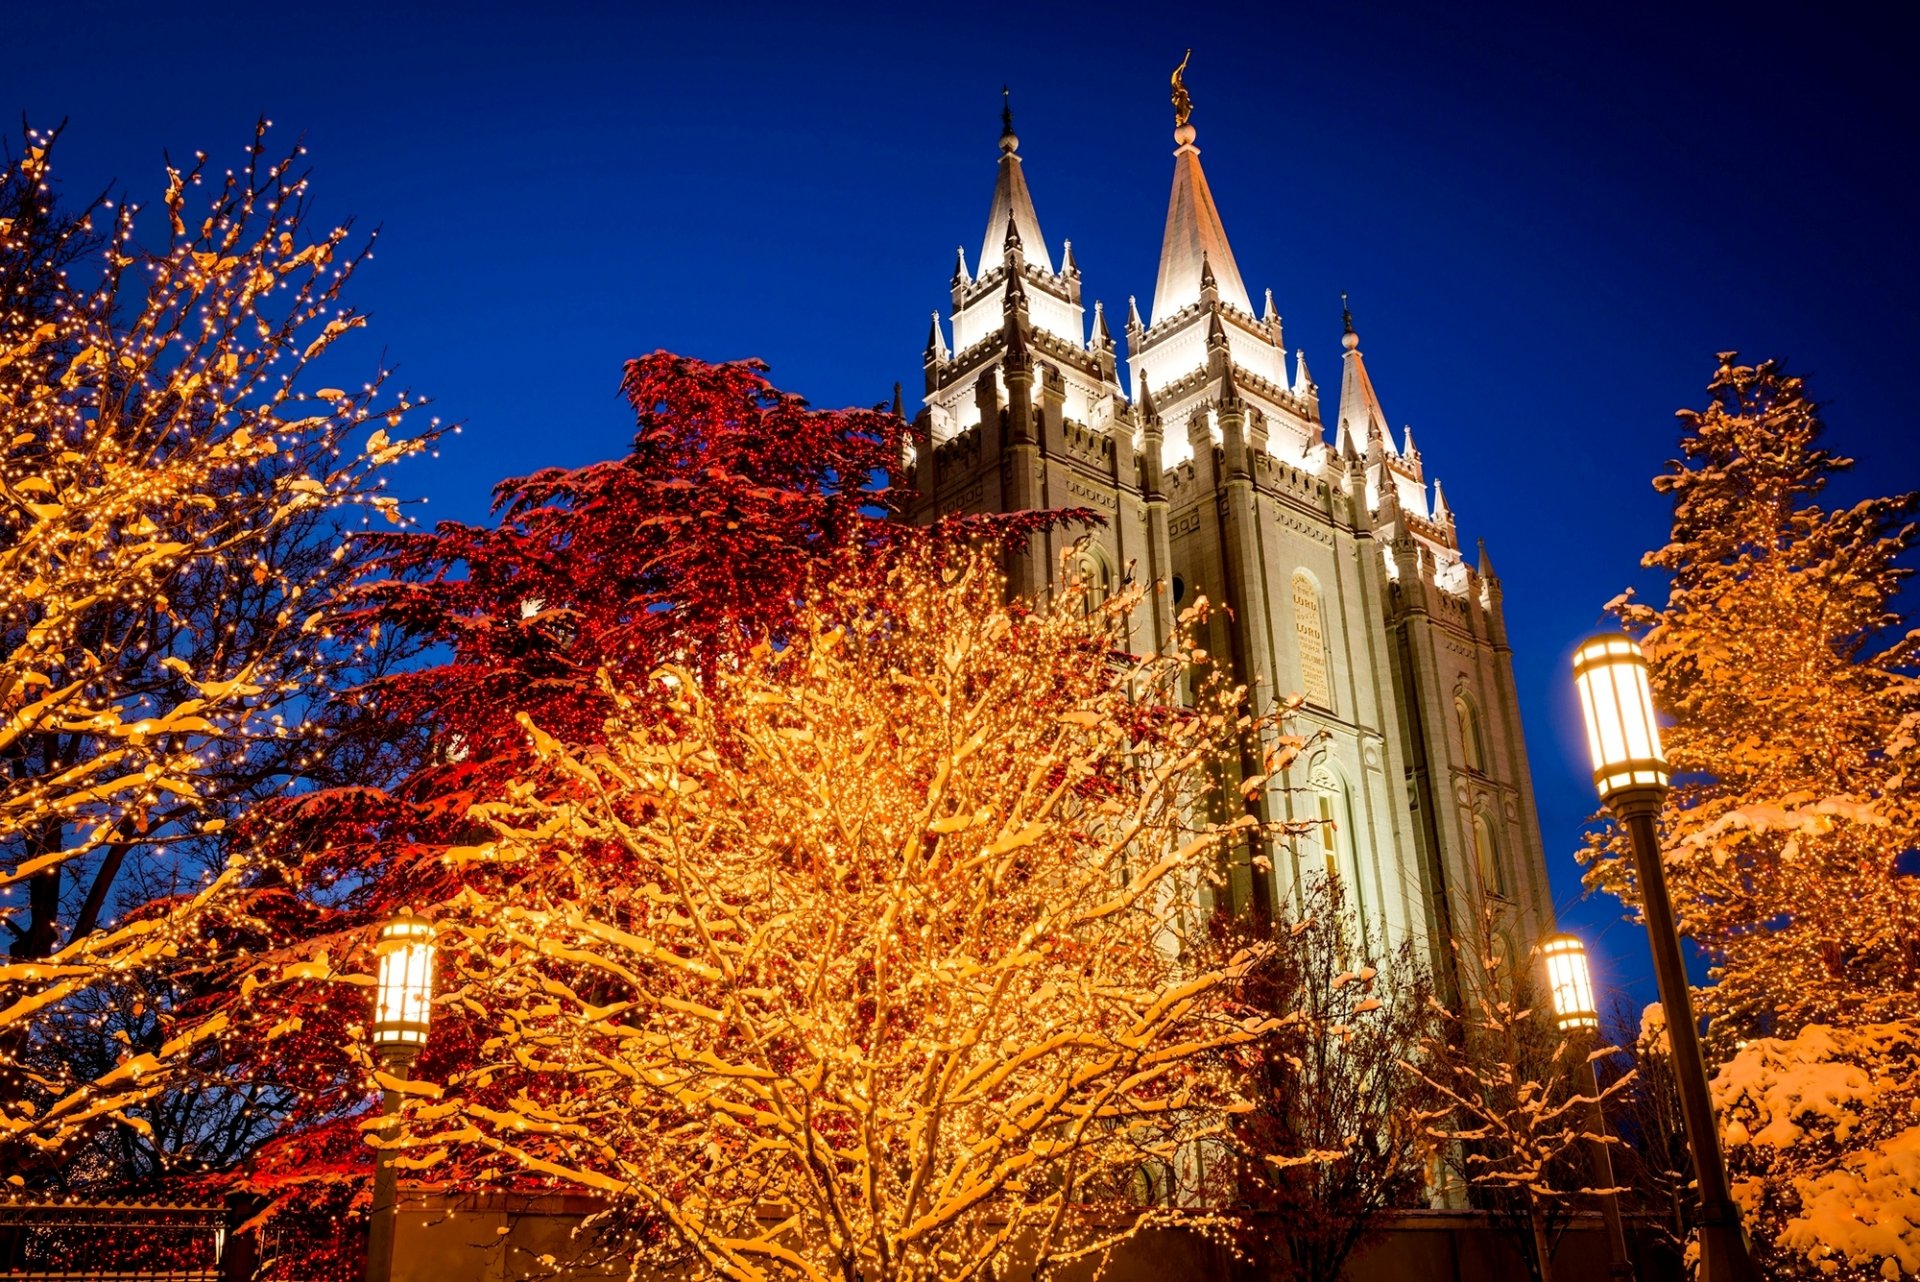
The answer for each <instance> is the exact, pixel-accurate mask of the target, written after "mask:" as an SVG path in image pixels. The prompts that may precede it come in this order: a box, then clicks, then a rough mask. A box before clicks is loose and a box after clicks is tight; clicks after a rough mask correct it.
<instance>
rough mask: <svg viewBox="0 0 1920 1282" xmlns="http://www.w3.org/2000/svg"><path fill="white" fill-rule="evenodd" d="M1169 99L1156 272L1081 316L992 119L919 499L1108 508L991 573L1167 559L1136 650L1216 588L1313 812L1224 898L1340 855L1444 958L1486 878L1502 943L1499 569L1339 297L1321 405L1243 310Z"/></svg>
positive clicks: (1292, 877)
mask: <svg viewBox="0 0 1920 1282" xmlns="http://www.w3.org/2000/svg"><path fill="white" fill-rule="evenodd" d="M1183 67H1184V64H1183ZM1174 107H1175V127H1174V132H1173V140H1174V143H1175V146H1174V149H1173V189H1172V194H1171V196H1170V198H1169V199H1168V202H1167V220H1166V230H1165V233H1164V235H1163V238H1162V241H1161V250H1160V267H1159V275H1158V279H1157V280H1156V281H1155V282H1154V287H1153V294H1152V296H1151V299H1150V300H1149V303H1150V305H1149V308H1148V309H1147V310H1146V311H1145V312H1144V313H1143V311H1142V310H1141V308H1140V306H1139V304H1138V302H1137V301H1136V300H1135V299H1133V298H1129V299H1128V300H1127V303H1126V310H1125V314H1124V316H1122V317H1120V318H1119V319H1118V320H1117V321H1110V320H1109V319H1108V317H1107V314H1106V310H1105V308H1104V307H1103V306H1102V304H1101V303H1099V302H1094V303H1093V304H1092V309H1091V315H1089V312H1088V308H1087V306H1086V303H1085V301H1084V297H1085V296H1084V294H1083V290H1082V280H1081V268H1080V264H1079V263H1078V262H1077V261H1075V259H1074V256H1073V248H1072V242H1071V241H1067V242H1063V243H1062V244H1061V245H1060V250H1059V255H1058V257H1057V259H1056V257H1055V255H1054V252H1053V247H1052V246H1050V245H1049V244H1048V242H1047V240H1046V238H1045V236H1044V235H1043V234H1042V232H1041V226H1040V218H1039V214H1038V212H1037V207H1036V205H1035V203H1034V199H1033V195H1032V192H1031V191H1030V190H1029V188H1028V185H1027V176H1026V173H1025V168H1024V162H1023V161H1022V159H1021V156H1020V140H1019V138H1018V137H1017V136H1016V135H1015V134H1014V131H1013V122H1012V116H1011V113H1010V112H1008V113H1006V114H1004V115H1003V121H1004V127H1003V130H1002V132H1001V135H1000V156H999V168H998V173H997V175H996V177H995V181H994V187H993V198H992V201H991V203H990V205H989V207H988V214H987V223H986V231H985V235H984V238H983V240H982V242H981V245H980V250H979V253H978V254H977V256H975V257H974V259H973V261H972V262H971V264H970V263H969V262H968V258H967V250H966V249H965V247H963V248H962V249H961V250H960V253H959V261H958V262H957V263H956V264H955V266H954V271H953V279H952V283H951V297H952V303H951V310H950V311H949V313H948V314H947V315H946V316H945V317H944V318H943V317H942V315H941V314H940V313H939V312H935V313H934V316H933V328H932V333H931V335H930V336H929V338H928V340H927V348H926V357H925V365H926V397H925V402H924V407H923V408H922V409H921V410H920V411H919V413H918V415H917V417H916V418H915V420H914V424H913V439H912V445H911V447H910V449H911V453H912V457H911V460H910V462H909V467H910V470H911V473H912V475H911V480H912V483H913V486H914V488H915V489H916V490H917V492H918V493H919V494H920V495H921V496H922V497H921V499H920V506H919V508H918V510H917V511H916V513H915V515H916V517H917V518H918V519H922V520H931V519H933V518H935V517H938V516H944V515H948V514H953V513H962V512H1009V511H1022V510H1034V509H1057V508H1086V509H1091V510H1093V511H1096V512H1098V513H1100V514H1102V515H1103V516H1104V518H1105V524H1104V525H1101V526H1099V527H1097V528H1095V529H1093V530H1091V531H1090V532H1089V531H1086V530H1083V529H1080V528H1077V527H1076V528H1068V529H1062V530H1057V531H1055V532H1053V533H1051V534H1049V535H1048V536H1046V538H1045V539H1044V540H1043V541H1037V543H1036V546H1035V547H1034V548H1033V549H1032V550H1031V551H1030V552H1029V554H1028V555H1026V556H1024V557H1020V558H1016V559H1015V560H1014V562H1013V564H1012V566H1011V573H1012V576H1013V579H1014V582H1013V587H1014V590H1015V591H1017V592H1027V593H1033V592H1039V591H1043V590H1047V589H1048V588H1049V587H1052V588H1055V589H1058V588H1060V587H1061V586H1063V581H1064V576H1067V575H1068V574H1069V573H1071V574H1072V577H1073V578H1074V579H1075V580H1077V581H1078V582H1079V583H1080V585H1081V586H1080V590H1083V591H1086V592H1088V593H1090V594H1100V593H1104V592H1106V591H1109V590H1111V589H1112V587H1114V586H1115V585H1117V584H1118V583H1120V582H1121V581H1123V580H1127V579H1134V580H1137V581H1142V582H1146V583H1152V584H1157V585H1163V587H1164V590H1162V591H1157V592H1153V593H1149V594H1148V600H1147V602H1146V603H1145V604H1144V605H1142V606H1141V608H1140V609H1139V610H1138V611H1136V613H1135V615H1134V617H1132V618H1131V619H1129V620H1128V621H1127V627H1128V629H1129V631H1130V635H1129V636H1128V638H1127V645H1128V648H1130V649H1133V650H1135V651H1145V650H1149V649H1153V648H1155V647H1158V646H1160V645H1161V644H1163V643H1165V642H1166V641H1167V639H1168V637H1169V634H1170V632H1171V630H1172V628H1173V626H1174V619H1175V616H1176V615H1177V613H1178V612H1179V611H1180V610H1181V609H1182V608H1184V607H1185V606H1187V605H1189V604H1191V603H1192V602H1193V601H1194V600H1195V599H1196V598H1197V597H1199V596H1201V595H1204V596H1205V597H1206V598H1207V599H1208V600H1209V601H1211V602H1212V603H1214V604H1215V605H1219V606H1225V607H1226V609H1224V610H1215V611H1213V612H1212V614H1211V617H1210V620H1209V622H1208V623H1207V624H1206V628H1207V634H1206V635H1204V636H1203V637H1202V643H1203V644H1204V645H1205V646H1206V648H1207V649H1208V650H1209V651H1211V652H1212V653H1213V654H1215V655H1217V656H1221V657H1222V659H1223V660H1224V661H1227V662H1230V663H1231V664H1232V666H1233V671H1234V675H1235V676H1236V678H1237V679H1238V680H1240V681H1243V682H1245V683H1246V685H1247V686H1248V688H1249V689H1250V690H1251V691H1252V692H1253V698H1254V699H1255V701H1256V703H1257V705H1258V706H1259V708H1260V710H1261V711H1266V710H1268V709H1270V708H1271V706H1272V704H1273V703H1274V701H1275V700H1278V699H1285V698H1287V697H1288V696H1289V695H1292V694H1298V695H1299V696H1301V697H1302V699H1303V700H1304V702H1303V706H1302V707H1301V708H1300V710H1299V711H1298V712H1297V713H1296V714H1295V717H1294V719H1293V724H1292V726H1291V729H1292V730H1293V731H1294V732H1295V733H1299V734H1301V735H1304V736H1311V743H1310V746H1309V748H1308V750H1307V752H1306V753H1305V755H1304V756H1303V757H1302V759H1301V760H1300V762H1299V763H1298V765H1297V766H1296V767H1295V768H1294V770H1293V771H1292V772H1291V777H1290V778H1288V779H1286V780H1285V781H1284V784H1282V783H1280V782H1276V783H1275V785H1274V786H1272V787H1271V788H1270V789H1269V790H1268V791H1267V792H1266V793H1265V794H1264V796H1262V797H1261V798H1259V799H1258V804H1260V805H1261V806H1262V807H1263V808H1264V814H1265V815H1266V816H1267V817H1269V818H1274V819H1290V820H1294V821H1299V822H1301V823H1303V824H1305V825H1308V831H1307V833H1306V835H1303V836H1297V837H1294V838H1292V839H1290V840H1289V841H1287V842H1286V843H1285V844H1284V845H1283V846H1281V847H1278V848H1275V849H1270V850H1264V851H1262V850H1254V849H1248V850H1243V851H1242V852H1241V853H1240V854H1239V855H1238V856H1237V857H1236V859H1235V860H1234V862H1233V866H1232V867H1231V868H1230V869H1229V872H1230V876H1229V880H1228V884H1229V886H1230V893H1231V894H1232V896H1233V897H1234V899H1235V901H1236V904H1237V905H1240V906H1244V905H1247V904H1250V903H1251V904H1255V905H1257V904H1258V903H1259V902H1260V901H1261V899H1263V898H1264V899H1265V900H1267V901H1268V904H1269V906H1270V907H1271V909H1272V910H1273V911H1275V912H1276V913H1286V912H1289V911H1290V910H1291V908H1292V906H1293V905H1294V904H1295V903H1296V902H1297V897H1298V895H1299V894H1300V891H1301V888H1302V887H1303V886H1304V885H1305V879H1306V878H1308V877H1312V876H1316V875H1324V874H1325V873H1326V872H1328V871H1332V870H1337V871H1338V873H1339V875H1340V878H1341V881H1342V883H1343V886H1344V887H1345V889H1346V892H1347V894H1348V896H1349V900H1350V902H1351V903H1352V904H1353V906H1354V907H1355V908H1356V909H1357V910H1358V911H1359V914H1360V916H1361V918H1362V920H1363V921H1364V922H1365V923H1366V929H1367V930H1368V931H1369V932H1375V931H1378V932H1381V936H1380V941H1379V942H1386V941H1390V940H1397V939H1399V938H1402V937H1404V936H1405V935H1407V934H1414V935H1416V936H1423V937H1424V938H1425V939H1426V940H1427V941H1428V943H1429V944H1430V947H1431V949H1432V950H1433V951H1432V960H1433V962H1434V967H1435V970H1436V972H1437V973H1443V974H1444V973H1448V972H1450V971H1451V969H1452V968H1451V966H1450V965H1449V964H1448V960H1447V959H1448V956H1449V954H1448V952H1447V948H1448V943H1447V941H1448V940H1449V939H1451V938H1452V937H1454V936H1455V935H1463V936H1471V934H1472V933H1473V924H1474V923H1475V922H1476V921H1477V920H1479V918H1480V915H1481V914H1482V912H1483V911H1484V909H1485V908H1486V907H1487V906H1488V905H1489V904H1491V905H1492V906H1493V908H1494V909H1495V910H1496V912H1495V916H1496V918H1497V919H1498V920H1499V921H1500V922H1501V923H1502V932H1501V933H1502V934H1503V935H1505V936H1506V937H1507V938H1508V939H1510V940H1512V941H1515V942H1518V941H1530V940H1532V939H1533V938H1536V937H1537V936H1538V934H1539V933H1540V931H1541V930H1542V929H1544V928H1548V927H1549V926H1550V923H1551V922H1552V919H1553V910H1552V900H1551V898H1550V892H1549V888H1548V882H1547V873H1546V866H1545V861H1544V857H1543V851H1542V847H1541V841H1540V825H1539V818H1538V815H1537V813H1536V810H1535V805H1534V797H1533V786H1532V782H1531V779H1530V777H1529V773H1528V767H1527V758H1526V751H1525V746H1524V742H1523V740H1522V737H1521V732H1520V710H1519V705H1518V701H1517V699H1516V697H1515V692H1514V681H1513V670H1512V664H1511V655H1510V652H1509V650H1508V646H1507V632H1506V626H1505V623H1504V620H1503V617H1502V610H1501V588H1500V580H1499V579H1498V577H1496V575H1495V573H1494V570H1493V566H1492V564H1491V563H1490V562H1489V561H1488V559H1487V553H1486V549H1485V546H1484V544H1483V545H1482V546H1481V548H1480V550H1479V554H1478V557H1477V560H1476V561H1475V562H1472V563H1470V562H1469V561H1468V559H1467V558H1466V557H1465V556H1464V555H1463V554H1462V551H1461V546H1460V538H1459V533H1458V523H1457V520H1456V518H1455V514H1454V512H1453V511H1452V509H1451V508H1449V507H1448V505H1447V501H1446V498H1445V496H1444V495H1443V494H1442V492H1441V488H1440V482H1439V481H1438V480H1437V479H1430V478H1429V477H1428V475H1427V462H1426V460H1425V459H1423V458H1422V456H1421V453H1420V451H1419V450H1418V449H1417V448H1416V447H1415V445H1414V442H1413V434H1412V431H1411V430H1410V429H1409V430H1407V431H1405V432H1403V433H1402V434H1401V435H1400V436H1399V437H1398V438H1397V439H1396V436H1395V433H1394V431H1393V429H1392V428H1391V426H1390V425H1389V423H1388V420H1387V417H1386V414H1385V413H1384V412H1383V411H1382V409H1381V404H1380V397H1379V395H1378V393H1377V392H1376V391H1375V389H1374V382H1373V379H1372V377H1371V376H1370V374H1369V372H1368V369H1367V364H1366V359H1365V357H1364V356H1363V355H1362V352H1361V343H1360V335H1359V334H1358V333H1356V332H1355V330H1354V326H1353V321H1352V315H1351V313H1348V314H1347V315H1346V318H1345V320H1346V324H1345V332H1344V333H1343V334H1342V335H1341V336H1340V343H1341V347H1342V354H1341V357H1340V361H1341V368H1340V379H1339V382H1340V391H1339V399H1338V401H1337V402H1336V403H1335V404H1334V405H1333V406H1331V407H1330V408H1331V410H1332V422H1331V424H1329V422H1328V421H1327V415H1326V413H1325V412H1324V411H1323V408H1322V396H1321V387H1320V384H1319V383H1318V382H1317V381H1316V380H1315V378H1314V376H1313V374H1312V373H1311V372H1309V369H1308V364H1307V355H1306V352H1305V351H1304V350H1297V351H1295V352H1293V353H1292V354H1291V357H1290V356H1289V353H1288V351H1287V348H1286V344H1285V339H1284V336H1283V332H1282V329H1281V321H1280V315H1279V313H1278V312H1277V311H1276V310H1275V306H1274V297H1273V293H1272V291H1271V290H1269V291H1266V292H1265V293H1264V294H1263V296H1262V298H1261V302H1260V304H1259V306H1258V307H1257V308H1256V306H1255V303H1254V300H1253V296H1252V295H1251V294H1250V293H1249V292H1248V289H1247V286H1246V284H1245V282H1244V280H1243V279H1242V277H1241V275H1240V267H1239V264H1238V263H1237V262H1236V260H1235V258H1234V254H1233V249H1232V246H1231V244H1230V243H1229V242H1228V239H1227V232H1226V226H1225V223H1224V222H1223V220H1222V217H1221V213H1220V210H1219V208H1218V206H1217V205H1216V204H1215V203H1214V198H1213V193H1212V191H1211V190H1209V188H1208V185H1207V177H1206V173H1205V171H1204V170H1203V169H1202V168H1201V164H1200V150H1199V148H1198V147H1197V146H1196V145H1195V138H1196V132H1195V127H1194V124H1193V122H1192V120H1191V118H1190V117H1191V103H1190V101H1189V99H1188V96H1187V92H1186V89H1185V87H1184V85H1183V84H1182V81H1181V74H1180V73H1179V72H1176V73H1175V76H1174ZM1329 328H1331V327H1329ZM1116 329H1118V330H1119V331H1120V335H1121V336H1122V337H1123V338H1124V342H1125V350H1124V354H1123V353H1122V351H1121V347H1120V344H1119V342H1117V341H1116V334H1115V330H1116ZM1328 337H1331V334H1329V335H1328ZM1123 367H1124V374H1123ZM1076 563H1077V570H1075V567H1076ZM1262 855H1264V856H1265V857H1264V858H1262V857H1261V856H1262ZM1269 867H1270V868H1271V873H1270V874H1269V872H1268V869H1269Z"/></svg>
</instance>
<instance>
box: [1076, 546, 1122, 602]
mask: <svg viewBox="0 0 1920 1282" xmlns="http://www.w3.org/2000/svg"><path fill="white" fill-rule="evenodd" d="M1072 576H1073V588H1074V590H1076V591H1078V592H1079V593H1080V608H1081V611H1082V612H1083V613H1084V614H1085V615H1086V616H1087V617H1088V618H1092V617H1093V616H1094V615H1095V614H1097V613H1099V610H1100V607H1101V606H1103V605H1105V604H1106V601H1107V598H1108V597H1109V596H1112V595H1113V567H1112V566H1111V565H1109V564H1108V563H1107V554H1106V553H1105V552H1102V551H1101V550H1100V548H1099V545H1097V544H1094V543H1082V544H1081V545H1080V546H1079V548H1078V550H1076V551H1075V553H1074V557H1073V569H1072Z"/></svg>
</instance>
